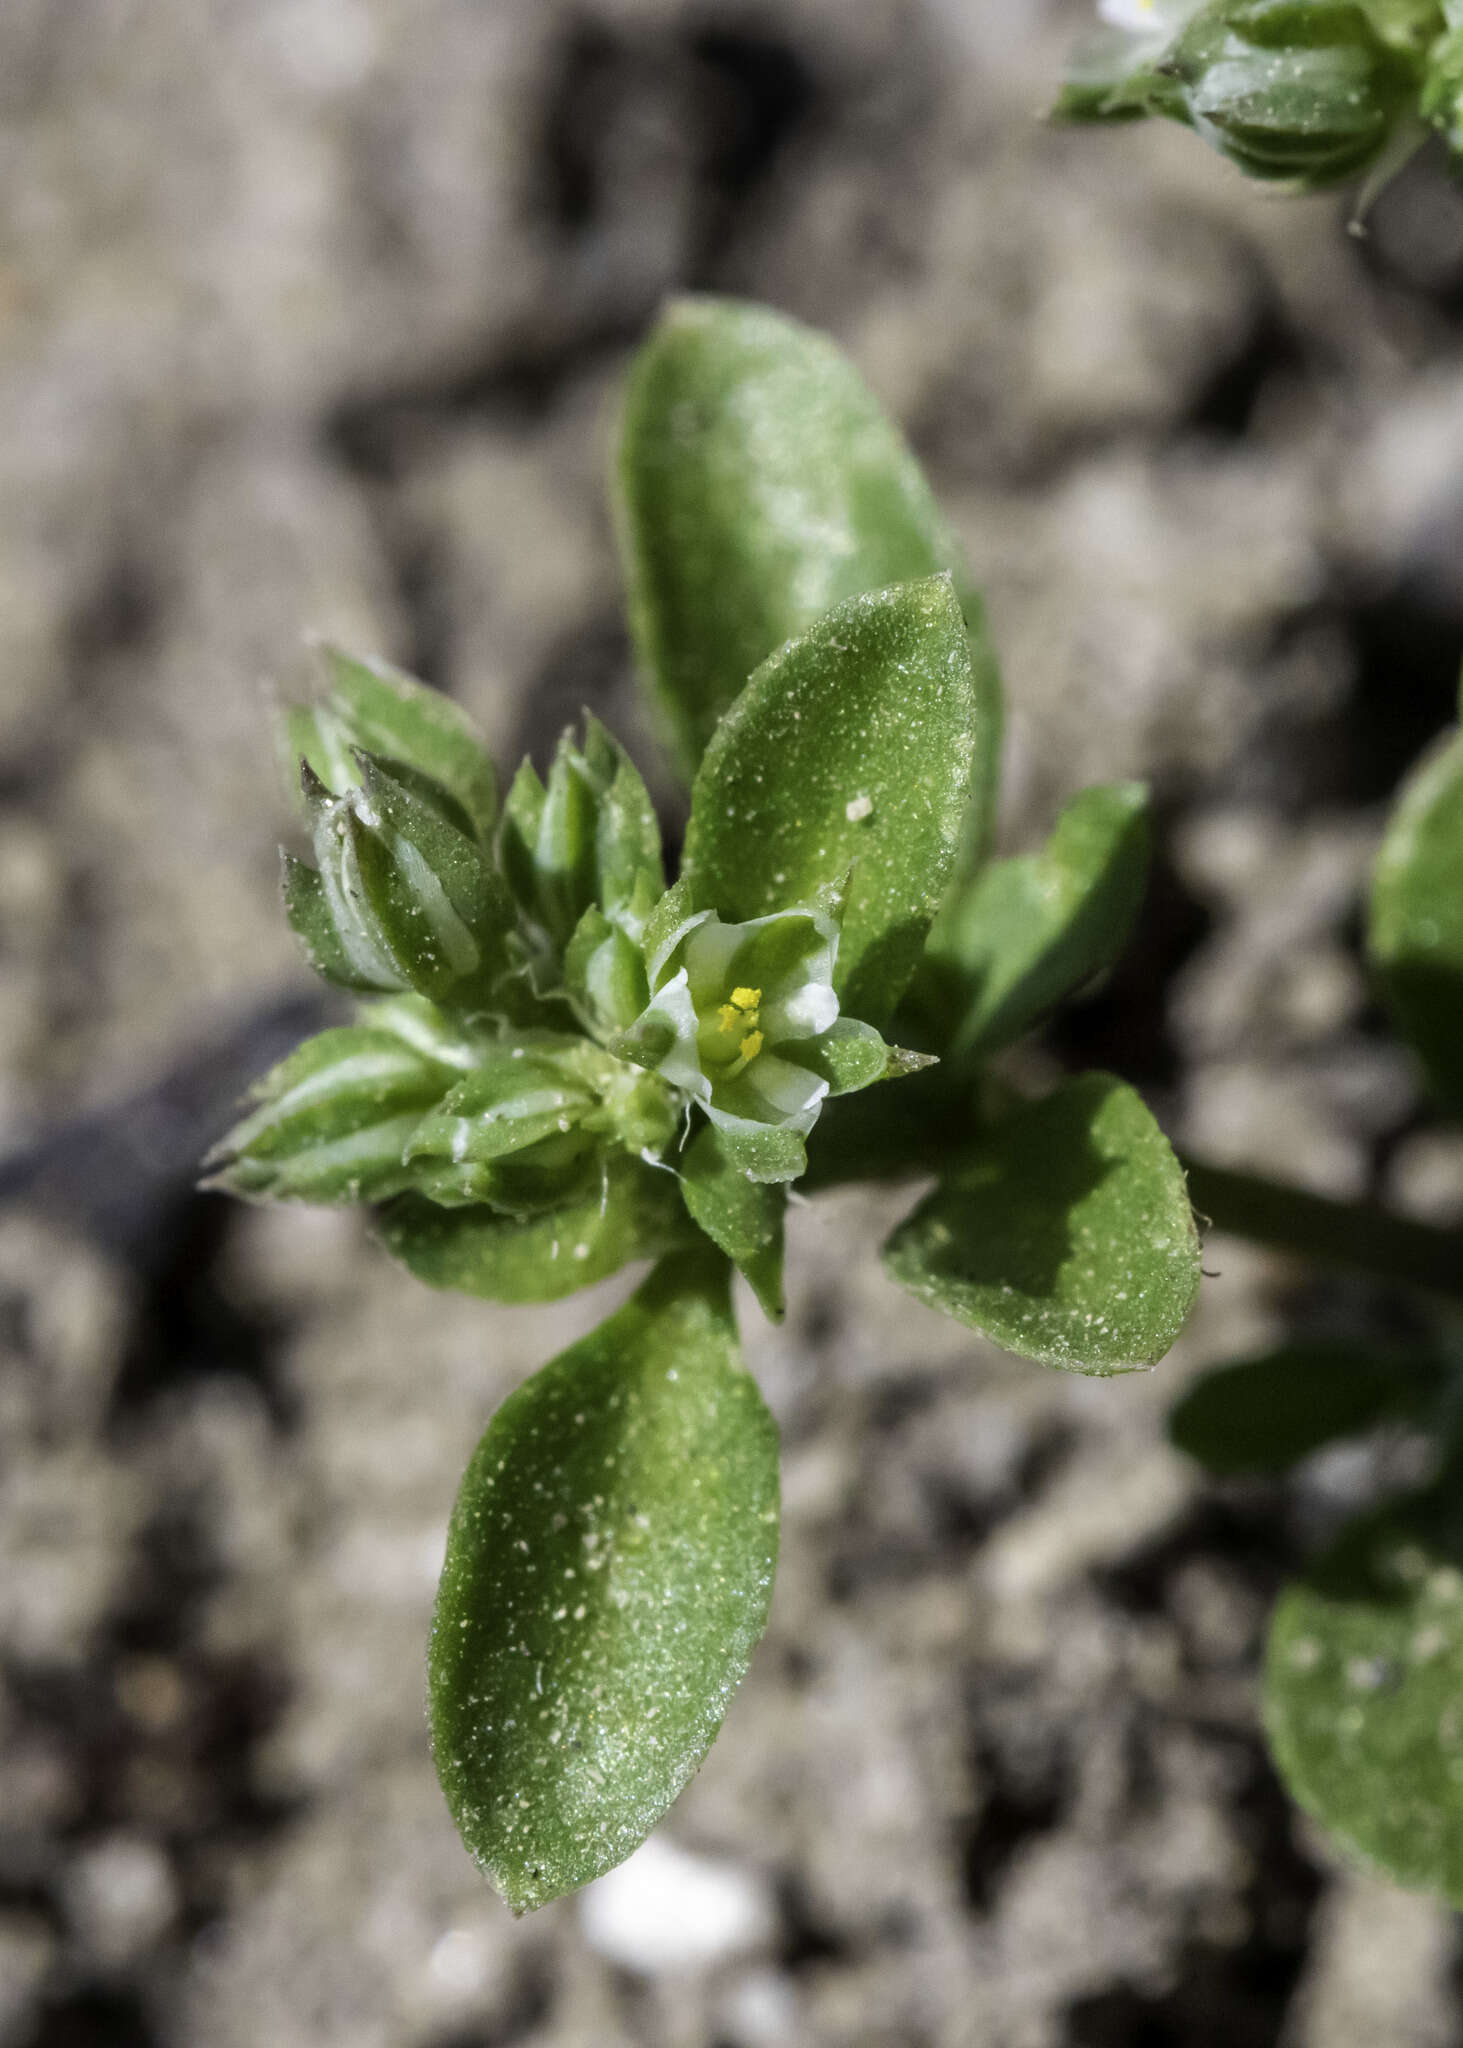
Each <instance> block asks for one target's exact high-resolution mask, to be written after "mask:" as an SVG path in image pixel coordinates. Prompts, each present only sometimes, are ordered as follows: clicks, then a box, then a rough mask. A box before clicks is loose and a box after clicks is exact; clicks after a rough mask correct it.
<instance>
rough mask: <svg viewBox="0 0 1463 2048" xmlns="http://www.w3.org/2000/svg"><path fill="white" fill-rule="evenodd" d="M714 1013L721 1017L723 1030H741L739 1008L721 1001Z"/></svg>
mask: <svg viewBox="0 0 1463 2048" xmlns="http://www.w3.org/2000/svg"><path fill="white" fill-rule="evenodd" d="M716 1014H717V1016H718V1017H720V1019H721V1028H722V1030H723V1031H740V1030H741V1028H742V1023H743V1018H742V1013H741V1011H740V1010H738V1009H735V1008H733V1006H732V1005H731V1004H730V1003H723V1004H722V1006H721V1008H720V1009H719V1010H718V1011H717V1013H716Z"/></svg>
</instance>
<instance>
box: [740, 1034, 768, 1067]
mask: <svg viewBox="0 0 1463 2048" xmlns="http://www.w3.org/2000/svg"><path fill="white" fill-rule="evenodd" d="M761 1050H762V1034H761V1032H760V1031H749V1032H748V1033H747V1035H746V1037H745V1038H744V1039H743V1040H742V1042H741V1044H740V1045H739V1046H738V1047H737V1051H738V1052H739V1053H740V1054H741V1056H742V1058H743V1059H744V1060H754V1059H756V1057H757V1055H758V1053H759V1052H761Z"/></svg>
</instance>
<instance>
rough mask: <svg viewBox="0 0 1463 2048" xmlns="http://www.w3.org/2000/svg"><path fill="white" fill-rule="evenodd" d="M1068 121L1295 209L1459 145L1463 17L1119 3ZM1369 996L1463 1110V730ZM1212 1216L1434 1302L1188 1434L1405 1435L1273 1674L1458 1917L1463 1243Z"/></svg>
mask: <svg viewBox="0 0 1463 2048" xmlns="http://www.w3.org/2000/svg"><path fill="white" fill-rule="evenodd" d="M1100 11H1101V12H1102V13H1103V14H1104V16H1105V17H1106V18H1107V22H1108V27H1107V29H1106V31H1105V32H1104V34H1103V35H1101V36H1100V37H1099V38H1097V40H1096V41H1095V42H1094V43H1092V44H1090V45H1089V46H1088V48H1087V49H1086V50H1085V51H1083V52H1081V53H1079V56H1078V59H1077V62H1076V64H1075V66H1074V68H1073V72H1072V76H1071V78H1070V79H1069V82H1068V84H1067V86H1066V88H1065V90H1064V91H1063V93H1062V95H1061V98H1060V100H1059V103H1058V107H1057V113H1058V114H1059V116H1061V117H1064V118H1066V119H1070V120H1095V121H1114V120H1129V119H1136V118H1141V117H1142V116H1144V115H1147V114H1164V115H1168V116H1170V117H1171V118H1173V119H1175V120H1178V121H1182V122H1185V123H1187V124H1188V125H1190V126H1192V127H1194V128H1195V129H1197V130H1198V131H1199V133H1200V134H1202V135H1203V136H1204V137H1205V138H1206V140H1208V141H1209V142H1211V143H1213V144H1214V145H1215V147H1217V148H1218V149H1220V150H1221V151H1223V153H1224V154H1225V155H1227V156H1229V157H1230V158H1232V160H1233V161H1234V162H1235V163H1237V164H1238V165H1239V166H1240V168H1241V169H1242V170H1243V171H1245V172H1246V173H1247V174H1248V175H1250V176H1251V177H1256V178H1262V179H1269V180H1279V181H1281V182H1282V183H1285V184H1288V185H1290V186H1292V187H1294V188H1298V189H1308V188H1312V187H1317V186H1322V185H1328V184H1335V183H1338V182H1342V181H1344V180H1346V179H1349V178H1351V177H1353V176H1355V175H1357V174H1358V173H1360V172H1363V171H1366V170H1368V169H1370V170H1371V171H1372V172H1373V176H1374V178H1375V176H1376V175H1378V174H1379V173H1381V174H1384V173H1385V172H1386V170H1387V169H1389V168H1392V167H1395V164H1396V163H1397V162H1399V161H1401V159H1402V157H1403V156H1404V155H1405V154H1406V153H1407V151H1408V150H1409V149H1410V148H1412V147H1415V145H1416V143H1417V142H1418V141H1420V140H1421V139H1422V138H1423V137H1424V136H1425V134H1426V131H1427V125H1428V124H1431V126H1433V127H1434V128H1436V129H1438V130H1439V131H1440V132H1441V134H1442V136H1443V138H1444V141H1445V142H1446V144H1447V146H1448V149H1449V151H1450V152H1451V153H1452V155H1453V156H1454V157H1455V158H1456V157H1457V156H1458V155H1459V153H1460V151H1463V100H1460V91H1463V10H1460V9H1459V7H1458V5H1457V4H1456V0H1442V4H1441V5H1437V4H1433V0H1208V4H1207V5H1196V4H1194V0H1104V4H1103V5H1102V6H1101V10H1100ZM1367 935H1368V950H1369V955H1370V963H1371V967H1372V971H1373V976H1374V979H1375V981H1376V983H1377V985H1378V987H1379V989H1380V991H1381V993H1382V995H1383V997H1384V999H1385V1001H1386V1003H1387V1005H1388V1007H1389V1009H1390V1011H1391V1014H1392V1018H1393V1021H1394V1023H1395V1024H1396V1027H1397V1030H1398V1032H1399V1033H1400V1035H1401V1036H1402V1037H1403V1039H1404V1040H1405V1041H1406V1042H1407V1043H1408V1045H1409V1046H1410V1048H1411V1050H1412V1052H1413V1054H1414V1056H1415V1058H1416V1061H1417V1064H1418V1066H1419V1068H1420V1070H1421V1073H1422V1076H1423V1078H1424V1081H1425V1083H1426V1085H1427V1088H1428V1091H1429V1092H1430V1093H1431V1095H1432V1097H1433V1101H1434V1105H1435V1107H1436V1109H1437V1110H1438V1111H1439V1112H1440V1113H1441V1114H1442V1115H1443V1116H1444V1117H1445V1118H1452V1119H1456V1118H1457V1117H1458V1116H1459V1115H1460V1114H1463V733H1460V732H1459V731H1458V730H1457V729H1454V730H1453V731H1452V732H1451V733H1450V734H1448V735H1446V736H1445V737H1444V738H1443V739H1442V740H1441V741H1440V742H1439V744H1438V746H1437V747H1436V748H1435V749H1434V750H1433V752H1432V753H1431V754H1430V755H1429V756H1428V758H1427V759H1425V760H1424V761H1423V762H1422V763H1421V764H1420V765H1419V766H1418V767H1417V768H1416V769H1415V770H1414V772H1413V774H1412V775H1411V777H1410V778H1409V780H1408V781H1407V783H1406V784H1405V785H1404V787H1403V789H1402V791H1401V793H1400V795H1399V797H1398V800H1397V803H1396V805H1395V808H1394V811H1393V815H1392V817H1391V820H1390V823H1389V826H1388V829H1387V832H1386V836H1385V838H1384V841H1383V844H1382V848H1381V852H1380V856H1379V858H1378V861H1377V866H1376V872H1375V877H1374V882H1373V887H1372V894H1371V903H1370V907H1369V916H1368V934H1367ZM1189 1188H1190V1193H1191V1195H1192V1197H1193V1199H1194V1201H1195V1203H1196V1205H1197V1207H1198V1209H1199V1210H1200V1212H1201V1213H1203V1212H1207V1213H1208V1214H1209V1215H1210V1216H1211V1217H1212V1219H1213V1220H1214V1221H1215V1222H1217V1223H1219V1224H1221V1225H1223V1226H1224V1227H1226V1228H1229V1229H1232V1230H1235V1231H1238V1232H1239V1233H1241V1234H1243V1235H1247V1236H1251V1237H1254V1238H1257V1239H1260V1240H1261V1241H1264V1242H1267V1243H1270V1244H1274V1245H1277V1246H1281V1247H1284V1248H1286V1249H1289V1250H1292V1251H1296V1252H1300V1253H1302V1254H1303V1255H1305V1256H1307V1257H1310V1258H1314V1259H1318V1260H1320V1261H1322V1262H1324V1263H1327V1264H1329V1265H1332V1266H1336V1267H1339V1268H1343V1269H1350V1270H1352V1271H1353V1272H1362V1273H1368V1274H1371V1275H1374V1276H1376V1277H1378V1278H1380V1279H1383V1280H1386V1281H1389V1282H1392V1283H1400V1284H1402V1285H1404V1286H1407V1287H1410V1288H1415V1289H1418V1290H1420V1291H1421V1295H1422V1300H1421V1301H1420V1302H1419V1303H1418V1304H1417V1308H1418V1310H1419V1311H1420V1319H1421V1325H1422V1327H1423V1328H1424V1330H1425V1331H1426V1335H1425V1337H1424V1338H1423V1339H1422V1340H1420V1341H1417V1342H1415V1343H1413V1344H1411V1345H1409V1346H1404V1347H1400V1348H1398V1347H1392V1348H1382V1347H1379V1346H1377V1345H1374V1344H1368V1343H1365V1342H1361V1341H1353V1342H1347V1343H1343V1344H1334V1343H1333V1344H1316V1343H1311V1344H1291V1345H1287V1346H1284V1347H1282V1348H1281V1349H1280V1350H1278V1351H1276V1352H1273V1353H1271V1354H1269V1355H1267V1356H1265V1357H1261V1358H1253V1359H1245V1360H1242V1361H1239V1362H1236V1363H1232V1364H1229V1365H1226V1366H1222V1367H1221V1368H1219V1369H1218V1370H1217V1371H1215V1372H1212V1373H1211V1374H1209V1375H1208V1376H1207V1377H1206V1378H1204V1379H1203V1380H1201V1381H1200V1382H1199V1384H1198V1385H1197V1386H1196V1387H1194V1388H1193V1389H1192V1390H1191V1391H1190V1392H1189V1393H1188V1394H1187V1395H1186V1396H1185V1398H1184V1399H1183V1400H1182V1401H1181V1402H1180V1403H1179V1404H1178V1406H1177V1408H1176V1409H1175V1411H1174V1413H1173V1416H1172V1418H1171V1425H1170V1426H1171V1434H1172V1436H1173V1439H1174V1441H1175V1442H1176V1443H1177V1444H1178V1445H1179V1446H1180V1448H1181V1449H1183V1450H1185V1451H1187V1452H1189V1453H1190V1454H1191V1455H1192V1456H1193V1457H1195V1458H1196V1459H1198V1460H1199V1461H1200V1462H1201V1463H1202V1464H1204V1465H1205V1466H1207V1467H1208V1468H1209V1470H1210V1471H1212V1472H1213V1473H1215V1474H1216V1475H1218V1476H1222V1477H1232V1476H1235V1475H1240V1474H1271V1475H1273V1474H1278V1473H1283V1472H1285V1471H1287V1470H1288V1469H1289V1468H1291V1467H1292V1466H1294V1465H1296V1464H1297V1463H1299V1462H1300V1461H1301V1460H1302V1459H1303V1458H1305V1457H1306V1456H1307V1455H1308V1454H1309V1453H1311V1452H1313V1451H1316V1450H1319V1449H1321V1448H1322V1447H1323V1446H1325V1445H1328V1444H1332V1443H1336V1442H1338V1441H1342V1440H1345V1439H1348V1438H1355V1437H1358V1436H1361V1435H1364V1434H1366V1433H1367V1432H1369V1431H1376V1430H1378V1429H1382V1428H1385V1427H1390V1428H1393V1429H1396V1428H1397V1427H1399V1426H1401V1427H1403V1428H1405V1429H1407V1430H1408V1431H1410V1432H1411V1433H1412V1436H1413V1439H1414V1447H1415V1449H1417V1450H1419V1451H1420V1452H1421V1454H1422V1457H1423V1462H1424V1465H1425V1467H1426V1470H1427V1474H1428V1476H1427V1479H1426V1483H1425V1484H1423V1485H1421V1486H1414V1488H1413V1489H1412V1490H1411V1491H1404V1492H1403V1493H1401V1494H1400V1496H1399V1497H1397V1498H1394V1499H1392V1500H1391V1501H1389V1502H1387V1503H1386V1504H1384V1505H1383V1506H1382V1507H1380V1508H1378V1509H1376V1510H1375V1511H1374V1512H1372V1513H1370V1514H1368V1515H1365V1516H1363V1517H1362V1518H1360V1519H1359V1520H1357V1521H1355V1522H1354V1523H1352V1524H1351V1525H1350V1526H1349V1527H1348V1528H1347V1529H1345V1530H1344V1531H1343V1532H1342V1534H1341V1536H1340V1538H1339V1540H1338V1541H1337V1542H1336V1543H1335V1544H1334V1545H1333V1547H1332V1548H1331V1549H1330V1550H1329V1551H1328V1552H1327V1553H1326V1554H1325V1555H1324V1556H1323V1557H1321V1558H1320V1559H1318V1560H1317V1561H1315V1562H1314V1563H1313V1564H1311V1566H1310V1567H1309V1568H1308V1569H1307V1571H1306V1572H1305V1573H1304V1574H1303V1575H1302V1576H1301V1577H1300V1578H1298V1579H1297V1580H1295V1581H1294V1582H1292V1583H1291V1584H1290V1585H1289V1586H1287V1587H1286V1588H1285V1589H1284V1591H1283V1592H1282V1595H1281V1598H1280V1600H1279V1602H1278V1605H1277V1608H1276V1611H1275V1614H1274V1617H1273V1620H1272V1623H1271V1629H1270V1640H1269V1648H1268V1652H1267V1655H1266V1661H1265V1671H1264V1678H1263V1708H1264V1719H1265V1726H1266V1730H1267V1733H1268V1735H1269V1738H1270V1744H1271V1748H1272V1750H1273V1753H1274V1756H1275V1760H1276V1763H1277V1765H1278V1766H1279V1769H1280V1772H1281V1775H1282V1776H1283V1777H1284V1779H1285V1780H1286V1782H1287V1784H1288V1785H1289V1787H1290V1789H1291V1790H1292V1791H1293V1792H1294V1794H1295V1796H1296V1798H1297V1799H1298V1800H1299V1801H1300V1802H1301V1804H1302V1805H1304V1806H1305V1807H1306V1808H1307V1809H1308V1810H1309V1811H1310V1812H1312V1813H1313V1814H1315V1815H1316V1816H1317V1817H1318V1818H1319V1819H1320V1820H1321V1821H1323V1822H1324V1823H1325V1824H1326V1825H1327V1826H1328V1827H1329V1828H1330V1829H1331V1830H1332V1831H1333V1832H1334V1833H1335V1834H1336V1835H1337V1837H1338V1838H1339V1839H1340V1840H1341V1841H1342V1842H1344V1843H1345V1844H1346V1845H1347V1846H1348V1847H1349V1848H1350V1849H1351V1850H1353V1851H1354V1852H1355V1853H1357V1854H1358V1855H1359V1856H1361V1857H1362V1858H1363V1859H1364V1860H1366V1861H1368V1862H1370V1863H1371V1864H1372V1865H1373V1866H1375V1867H1376V1868H1378V1869H1380V1870H1381V1871H1383V1872H1385V1873H1386V1874H1387V1875H1389V1876H1391V1877H1394V1878H1396V1879H1397V1880H1398V1881H1399V1882H1401V1883H1403V1884H1408V1885H1415V1886H1418V1887H1421V1888H1422V1889H1425V1890H1430V1891H1435V1892H1437V1893H1440V1894H1441V1895H1442V1896H1443V1897H1445V1898H1447V1899H1449V1900H1450V1901H1451V1902H1452V1903H1453V1904H1454V1905H1460V1906H1463V1490H1460V1489H1463V1344H1460V1330H1459V1323H1458V1304H1459V1302H1460V1301H1463V1238H1460V1236H1459V1235H1458V1234H1457V1233H1455V1232H1451V1231H1444V1230H1437V1229H1432V1228H1429V1227H1426V1226H1423V1225H1420V1224H1417V1223H1413V1222H1409V1221H1407V1220H1405V1219H1402V1218H1399V1217H1396V1216H1393V1215H1390V1214H1387V1213H1385V1212H1383V1211H1381V1210H1379V1209H1376V1208H1374V1207H1372V1206H1370V1205H1367V1204H1361V1203H1342V1202H1334V1201H1327V1200H1324V1199H1321V1198H1318V1197H1316V1196H1313V1195H1308V1194H1305V1193H1302V1192H1301V1191H1299V1190H1296V1189H1289V1188H1282V1187H1277V1186H1274V1185H1272V1184H1268V1183H1266V1182H1263V1181H1260V1180H1257V1179H1255V1178H1253V1177H1251V1176H1249V1175H1246V1174H1237V1173H1229V1172H1225V1171H1222V1170H1218V1169H1215V1168H1211V1167H1205V1166H1200V1165H1198V1164H1195V1163H1192V1162H1191V1164H1190V1170H1189Z"/></svg>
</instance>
